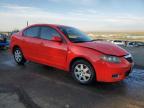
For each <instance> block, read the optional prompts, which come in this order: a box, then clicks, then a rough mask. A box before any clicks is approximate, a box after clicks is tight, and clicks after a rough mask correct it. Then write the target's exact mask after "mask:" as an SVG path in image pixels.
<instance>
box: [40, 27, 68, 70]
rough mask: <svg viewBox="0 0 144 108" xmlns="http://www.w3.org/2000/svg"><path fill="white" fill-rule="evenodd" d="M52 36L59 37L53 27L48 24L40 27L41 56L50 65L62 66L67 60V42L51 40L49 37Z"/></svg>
mask: <svg viewBox="0 0 144 108" xmlns="http://www.w3.org/2000/svg"><path fill="white" fill-rule="evenodd" d="M54 36H59V37H61V35H60V34H59V33H58V32H57V31H56V30H55V29H54V28H51V27H48V26H43V27H41V30H40V38H41V49H40V52H41V58H43V61H44V62H46V63H47V64H49V65H51V66H54V67H58V68H64V67H65V66H66V60H67V44H66V42H64V41H63V42H55V41H52V40H51V39H52V37H54Z"/></svg>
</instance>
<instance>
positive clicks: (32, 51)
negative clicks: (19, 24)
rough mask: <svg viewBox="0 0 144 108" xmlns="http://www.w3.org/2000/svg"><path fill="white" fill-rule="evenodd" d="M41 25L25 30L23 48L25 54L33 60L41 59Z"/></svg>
mask: <svg viewBox="0 0 144 108" xmlns="http://www.w3.org/2000/svg"><path fill="white" fill-rule="evenodd" d="M39 30H40V27H39V26H33V27H30V28H28V29H26V30H24V32H23V42H22V47H23V48H22V49H23V52H24V54H25V56H26V57H27V58H28V59H29V60H31V61H39V59H40V58H39V57H40V54H39V49H40V43H41V41H40V38H39Z"/></svg>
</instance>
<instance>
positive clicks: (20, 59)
mask: <svg viewBox="0 0 144 108" xmlns="http://www.w3.org/2000/svg"><path fill="white" fill-rule="evenodd" d="M14 59H15V61H16V62H17V64H19V65H24V63H25V62H26V59H25V58H24V56H23V53H22V51H21V50H20V48H15V49H14Z"/></svg>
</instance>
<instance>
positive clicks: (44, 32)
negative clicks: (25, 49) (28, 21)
mask: <svg viewBox="0 0 144 108" xmlns="http://www.w3.org/2000/svg"><path fill="white" fill-rule="evenodd" d="M54 36H59V37H60V34H59V33H58V32H57V31H56V30H55V29H53V28H51V27H41V32H40V37H41V38H42V39H47V40H51V39H52V37H54Z"/></svg>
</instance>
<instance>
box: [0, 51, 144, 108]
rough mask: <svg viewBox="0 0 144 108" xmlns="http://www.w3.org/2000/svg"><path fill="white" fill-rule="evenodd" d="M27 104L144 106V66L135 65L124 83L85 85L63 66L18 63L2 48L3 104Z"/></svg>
mask: <svg viewBox="0 0 144 108" xmlns="http://www.w3.org/2000/svg"><path fill="white" fill-rule="evenodd" d="M1 100H6V101H1ZM4 103H9V104H10V106H11V107H8V106H4ZM12 103H13V105H12ZM16 105H17V106H16ZM23 107H25V108H144V70H143V69H137V68H135V69H134V70H133V73H131V74H130V76H129V77H128V78H127V79H125V80H124V81H122V82H120V83H113V84H107V83H94V84H93V85H90V86H83V85H80V84H78V83H77V82H75V81H74V80H73V79H72V78H71V76H70V74H68V73H66V72H64V71H61V70H57V69H54V68H51V67H48V66H43V65H40V64H36V63H31V62H30V63H27V64H26V65H25V66H18V65H17V64H15V62H14V60H13V57H12V56H11V55H10V54H9V53H8V52H7V51H1V52H0V108H23Z"/></svg>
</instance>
